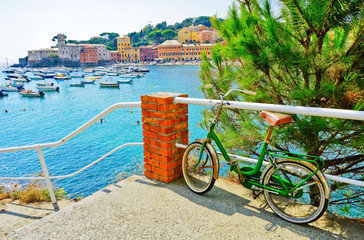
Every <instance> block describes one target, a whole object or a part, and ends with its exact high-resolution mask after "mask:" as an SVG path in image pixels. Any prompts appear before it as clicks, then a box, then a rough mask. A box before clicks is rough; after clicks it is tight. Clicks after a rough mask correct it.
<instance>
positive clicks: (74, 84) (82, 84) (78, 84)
mask: <svg viewBox="0 0 364 240" xmlns="http://www.w3.org/2000/svg"><path fill="white" fill-rule="evenodd" d="M70 87H85V84H84V83H71V84H70Z"/></svg>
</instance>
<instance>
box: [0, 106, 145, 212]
mask: <svg viewBox="0 0 364 240" xmlns="http://www.w3.org/2000/svg"><path fill="white" fill-rule="evenodd" d="M140 106H141V102H125V103H116V104H113V105H111V106H110V107H108V108H107V109H105V110H104V111H102V112H101V113H100V114H98V115H96V116H95V117H93V118H92V119H91V120H89V121H88V122H86V123H85V124H84V125H82V126H81V127H79V128H77V129H76V130H75V131H73V132H72V133H70V134H68V135H67V136H66V137H64V138H62V139H61V140H59V141H56V142H52V143H42V144H35V145H28V146H21V147H11V148H2V149H0V153H5V152H15V151H25V150H36V151H37V154H38V158H39V161H40V165H41V167H42V171H43V177H0V179H11V180H15V179H28V180H30V179H41V180H45V181H46V184H47V189H48V191H49V194H50V197H51V200H52V204H53V207H54V210H56V211H58V210H59V207H58V204H57V199H56V196H55V194H54V191H53V186H52V183H51V179H54V178H67V177H72V176H74V175H76V174H78V173H80V172H82V171H84V170H86V169H87V168H89V167H91V166H92V165H94V164H96V163H97V162H99V161H101V160H102V159H104V158H106V157H107V156H109V155H110V154H112V153H114V152H115V151H117V150H119V149H120V148H122V147H126V146H130V145H143V143H127V144H123V145H121V146H119V147H117V148H115V149H113V150H111V151H110V152H108V153H107V154H105V155H104V156H102V157H101V158H99V159H97V160H96V161H94V162H92V163H90V164H89V165H87V166H85V167H83V168H82V169H80V170H78V171H76V172H74V173H72V174H69V175H64V176H53V177H50V176H49V173H48V169H47V165H46V163H45V160H44V156H43V152H42V149H43V148H51V147H58V146H60V145H62V144H64V143H66V142H67V141H68V140H70V139H72V138H73V137H75V136H77V135H78V134H80V133H81V132H83V131H84V130H85V129H87V128H88V127H90V126H91V125H92V124H94V123H95V122H97V121H99V120H100V119H101V118H103V117H104V116H106V115H108V114H109V113H111V112H112V111H114V110H116V109H119V108H127V107H140Z"/></svg>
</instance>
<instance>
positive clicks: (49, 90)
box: [37, 86, 59, 92]
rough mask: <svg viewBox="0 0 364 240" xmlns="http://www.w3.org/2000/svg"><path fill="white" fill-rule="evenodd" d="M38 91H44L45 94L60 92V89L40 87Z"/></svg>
mask: <svg viewBox="0 0 364 240" xmlns="http://www.w3.org/2000/svg"><path fill="white" fill-rule="evenodd" d="M37 89H38V90H41V91H44V92H56V91H59V87H56V86H38V87H37Z"/></svg>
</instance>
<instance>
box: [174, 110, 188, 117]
mask: <svg viewBox="0 0 364 240" xmlns="http://www.w3.org/2000/svg"><path fill="white" fill-rule="evenodd" d="M187 114H188V108H183V109H180V110H176V111H175V112H174V117H179V116H182V115H187Z"/></svg>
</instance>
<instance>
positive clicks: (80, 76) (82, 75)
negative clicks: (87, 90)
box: [70, 74, 86, 78]
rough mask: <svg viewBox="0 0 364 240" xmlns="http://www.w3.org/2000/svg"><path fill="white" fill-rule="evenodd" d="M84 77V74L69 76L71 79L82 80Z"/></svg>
mask: <svg viewBox="0 0 364 240" xmlns="http://www.w3.org/2000/svg"><path fill="white" fill-rule="evenodd" d="M85 76H86V75H85V74H74V75H71V76H70V77H71V78H84V77H85Z"/></svg>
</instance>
